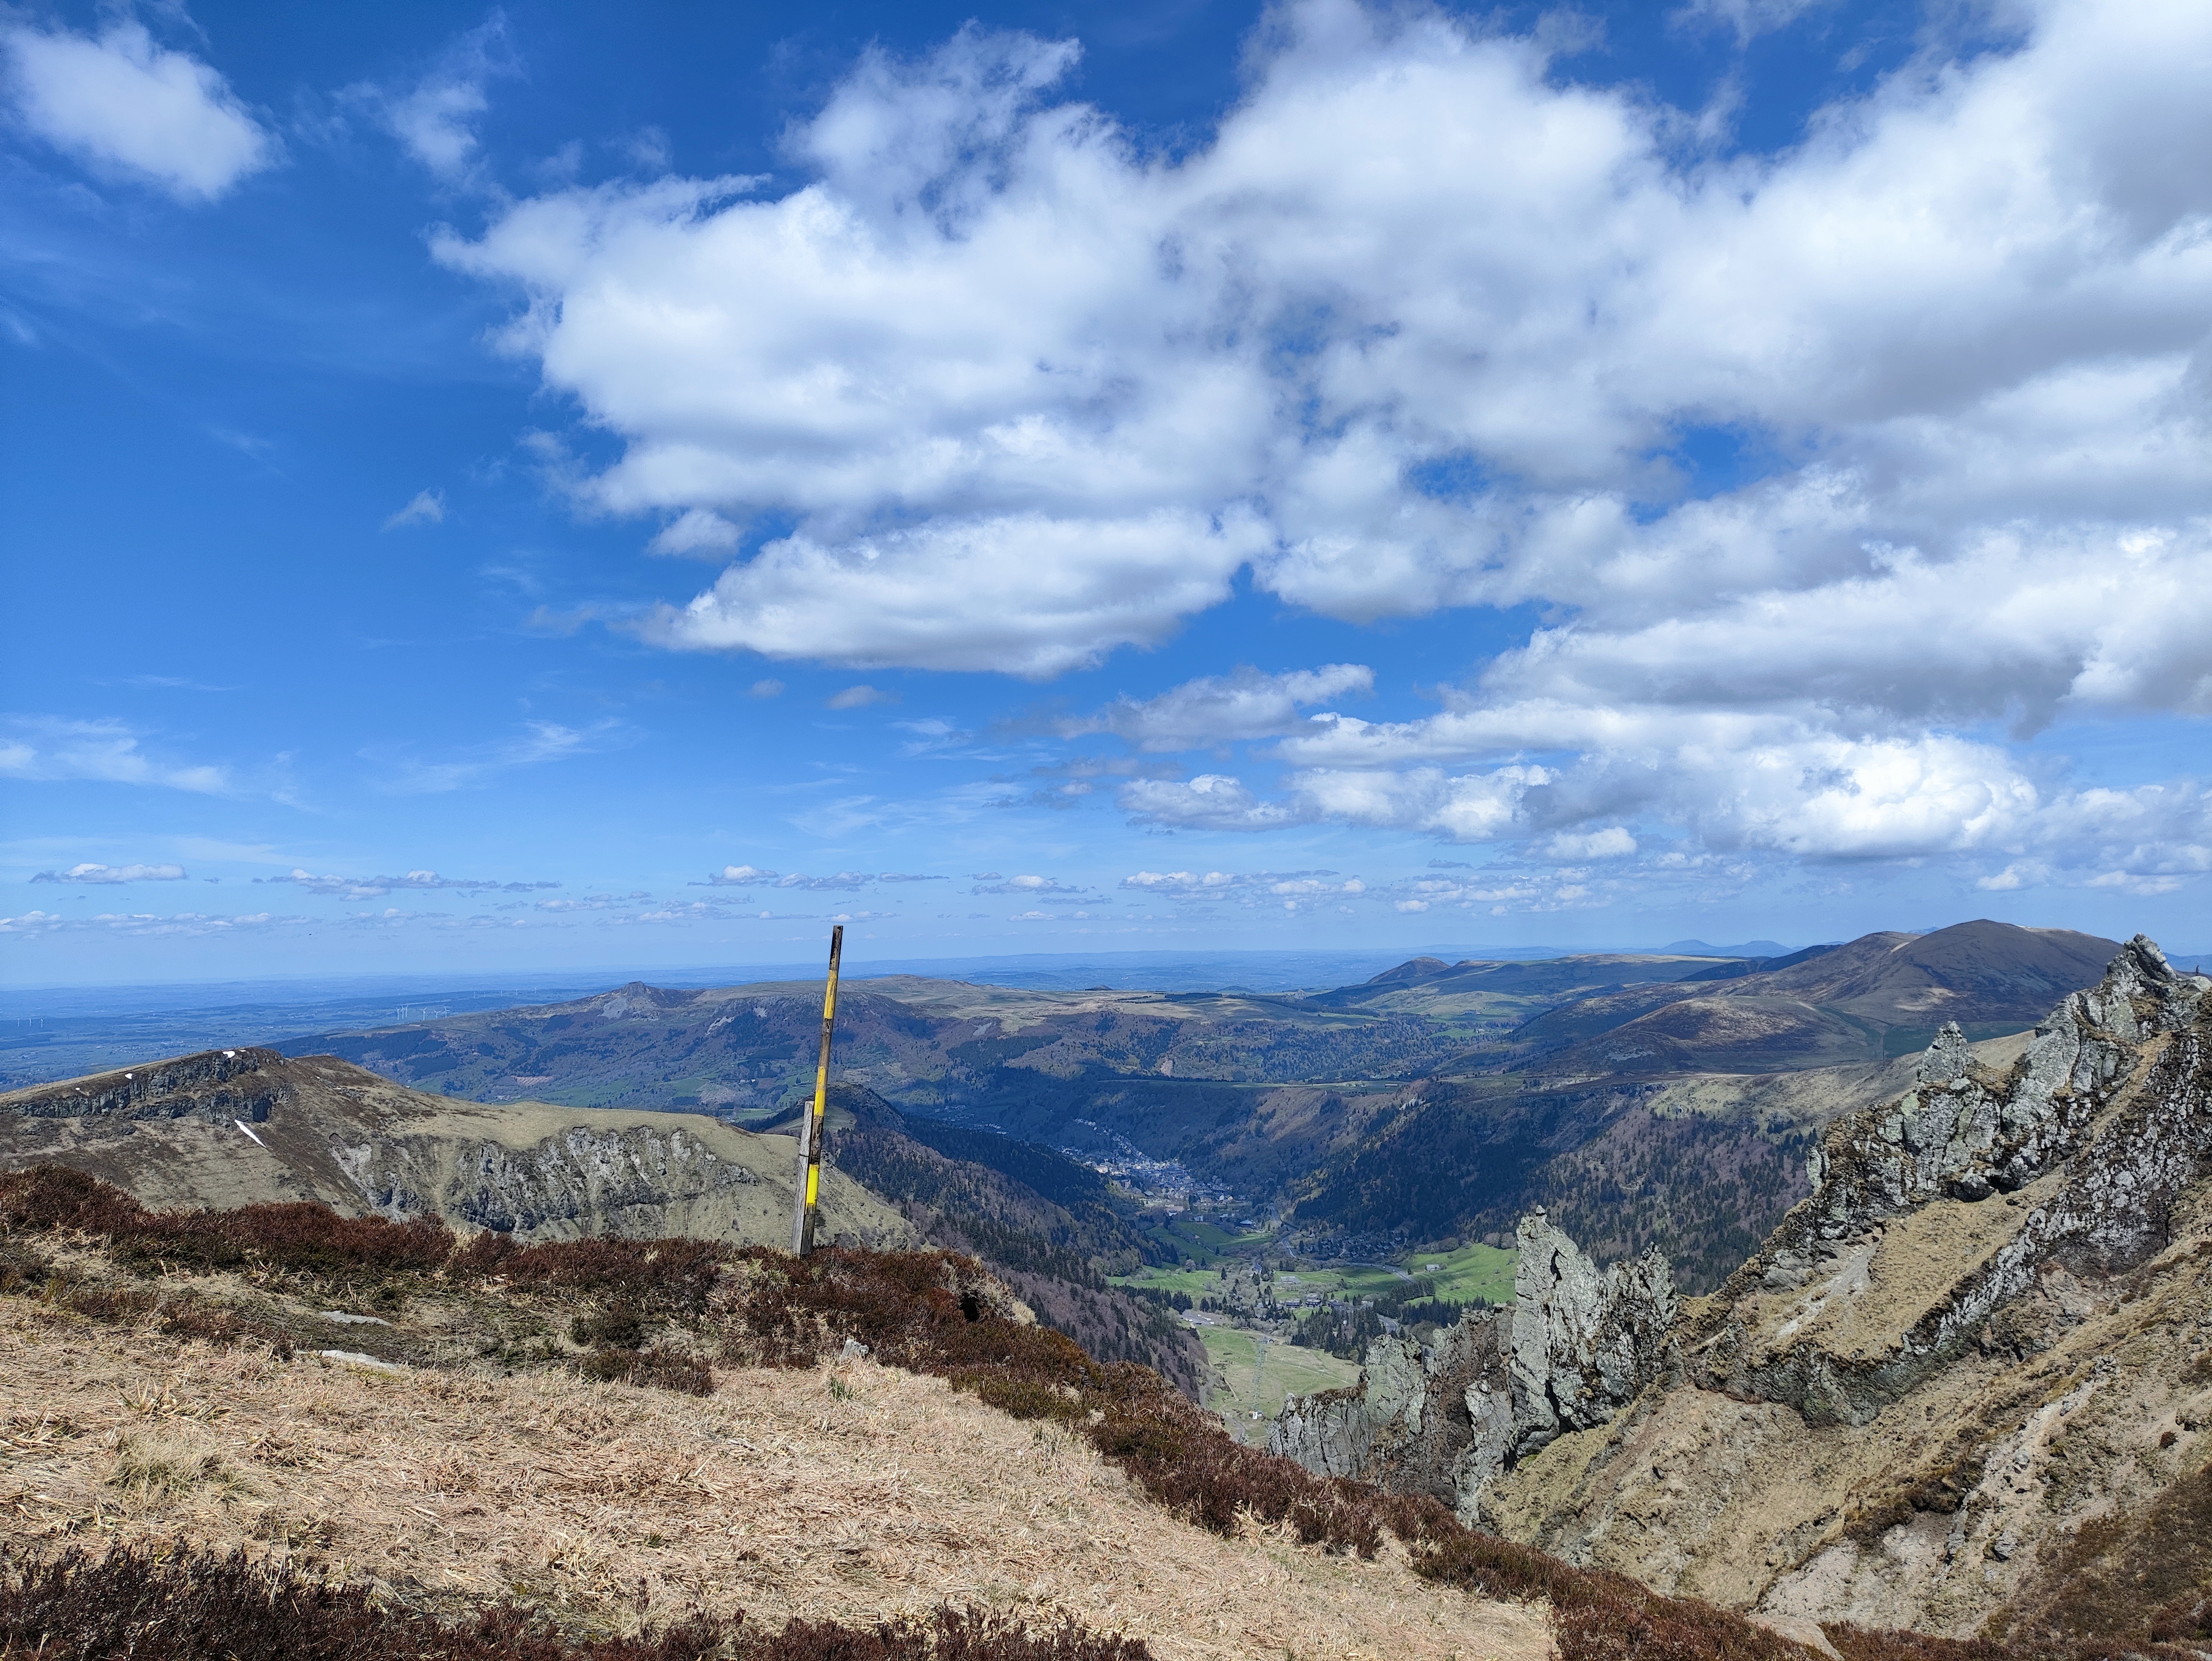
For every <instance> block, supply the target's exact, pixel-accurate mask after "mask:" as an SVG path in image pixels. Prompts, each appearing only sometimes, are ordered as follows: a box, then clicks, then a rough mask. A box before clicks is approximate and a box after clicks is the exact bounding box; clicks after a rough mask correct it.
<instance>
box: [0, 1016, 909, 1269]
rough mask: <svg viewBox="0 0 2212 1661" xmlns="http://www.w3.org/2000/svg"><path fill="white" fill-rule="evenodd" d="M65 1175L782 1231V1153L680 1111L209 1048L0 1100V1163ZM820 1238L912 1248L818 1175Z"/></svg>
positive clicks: (573, 1226)
mask: <svg viewBox="0 0 2212 1661" xmlns="http://www.w3.org/2000/svg"><path fill="white" fill-rule="evenodd" d="M49 1160H51V1161H53V1162H55V1163H58V1164H61V1165H70V1166H73V1167H75V1168H76V1169H78V1170H82V1171H88V1172H89V1173H90V1174H92V1175H94V1176H96V1177H101V1178H103V1179H104V1180H106V1181H108V1182H112V1183H114V1184H115V1185H116V1186H117V1187H118V1188H121V1189H125V1190H126V1191H128V1192H129V1193H131V1195H133V1196H136V1197H137V1199H138V1200H139V1201H140V1202H142V1203H143V1204H146V1205H149V1206H152V1207H156V1208H170V1209H179V1208H185V1209H189V1208H199V1207H216V1208H224V1207H231V1206H239V1205H246V1204H251V1203H253V1202H257V1201H265V1200H314V1201H319V1202H322V1203H324V1204H325V1205H328V1206H330V1207H331V1208H333V1209H336V1210H338V1211H342V1212H345V1213H347V1214H361V1213H373V1214H377V1215H380V1216H384V1217H389V1218H392V1219H395V1220H397V1219H402V1218H406V1217H410V1216H418V1215H434V1216H438V1217H442V1218H444V1219H445V1220H447V1221H448V1222H450V1223H453V1224H456V1225H461V1226H470V1227H476V1228H487V1229H493V1230H496V1231H501V1232H512V1233H514V1234H516V1235H517V1236H519V1237H520V1238H524V1239H528V1240H557V1239H576V1238H582V1237H584V1236H586V1235H593V1234H617V1235H626V1236H629V1237H632V1238H648V1237H653V1236H659V1235H690V1236H694V1237H696V1238H707V1239H724V1240H733V1241H738V1242H740V1243H744V1244H783V1243H786V1242H787V1241H788V1240H789V1238H790V1228H791V1208H792V1186H791V1184H792V1175H793V1165H794V1164H795V1163H796V1153H795V1150H794V1148H793V1144H792V1141H791V1139H790V1138H789V1137H787V1136H768V1135H753V1134H750V1133H749V1132H746V1131H742V1130H738V1129H733V1128H732V1127H731V1126H729V1125H726V1124H724V1123H720V1122H719V1121H717V1120H714V1119H710V1118H706V1117H703V1116H697V1115H691V1114H674V1113H653V1112H626V1111H619V1110H603V1109H591V1108H569V1107H556V1106H551V1105H549V1104H544V1103H541V1102H516V1103H509V1104H501V1105H499V1106H486V1105H483V1104H477V1103H474V1102H462V1101H457V1100H454V1099H453V1098H446V1097H440V1096H432V1095H428V1094H424V1093H422V1092H417V1091H413V1090H408V1089H405V1088H404V1087H403V1086H398V1085H394V1084H392V1083H391V1082H390V1081H389V1080H385V1079H382V1078H380V1077H378V1076H377V1075H376V1074H374V1073H370V1072H368V1071H366V1070H364V1069H362V1068H357V1067H355V1066H352V1065H351V1064H349V1063H348V1062H341V1061H337V1060H336V1059H334V1058H332V1057H330V1056H306V1057H299V1058H288V1057H286V1056H281V1055H279V1054H277V1053H276V1051H275V1050H251V1049H241V1050H210V1051H207V1052H204V1054H201V1055H197V1056H179V1057H177V1058H175V1059H173V1060H169V1061H163V1062H151V1063H149V1064H148V1065H146V1066H144V1067H139V1068H129V1069H125V1070H122V1071H118V1072H115V1073H110V1074H99V1075H96V1076H94V1077H92V1078H88V1079H79V1080H69V1081H67V1082H64V1083H61V1084H53V1085H44V1086H39V1087H37V1088H35V1089H32V1090H23V1091H16V1092H11V1093H9V1094H7V1095H0V1170H6V1169H14V1168H17V1167H21V1166H23V1165H36V1164H39V1163H41V1162H43V1161H49ZM822 1205H823V1238H840V1237H842V1238H850V1239H852V1240H854V1241H855V1242H858V1243H860V1244H869V1245H897V1244H908V1243H910V1242H911V1240H912V1238H913V1233H914V1232H913V1230H912V1229H911V1227H910V1226H908V1224H907V1223H906V1221H905V1220H904V1219H902V1217H900V1216H899V1215H898V1214H897V1213H896V1211H894V1210H893V1209H892V1208H890V1207H889V1206H887V1205H885V1204H884V1202H882V1201H881V1200H879V1199H878V1198H877V1196H874V1195H872V1194H871V1193H870V1192H869V1191H868V1190H867V1189H865V1188H863V1187H861V1186H860V1184H859V1183H855V1182H854V1181H852V1180H851V1179H850V1178H848V1177H844V1176H843V1175H842V1174H841V1173H839V1172H837V1171H834V1170H827V1171H824V1172H823V1189H822Z"/></svg>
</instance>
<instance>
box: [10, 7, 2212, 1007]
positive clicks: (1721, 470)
mask: <svg viewBox="0 0 2212 1661" xmlns="http://www.w3.org/2000/svg"><path fill="white" fill-rule="evenodd" d="M793 16H794V14H793V13H792V12H791V11H790V9H787V8H775V9H769V8H746V7H725V8H705V7H697V8H692V7H676V6H661V7H636V6H625V7H613V6H599V7H593V6H582V5H564V6H550V5H542V6H541V5H509V6H507V7H504V8H500V9H483V8H466V7H453V6H392V7H385V8H346V9H340V8H302V7H270V6H252V5H219V4H204V3H202V4H193V5H191V7H190V8H189V9H186V8H185V7H184V6H182V5H176V4H170V5H151V4H149V5H142V6H139V7H137V8H136V9H133V8H131V7H130V6H127V5H108V6H102V7H99V8H92V7H80V6H60V7H45V6H36V5H33V6H20V7H15V8H12V9H8V10H6V11H4V12H0V46H4V52H5V70H6V80H5V83H4V88H0V92H4V99H5V117H4V125H0V192H4V197H5V200H4V204H0V206H3V207H4V217H5V221H6V222H7V224H8V225H9V232H8V234H7V235H6V239H5V242H4V246H0V365H4V374H5V383H4V384H5V399H4V417H5V420H6V423H7V426H6V431H5V441H4V445H0V469H4V474H0V514H4V519H3V520H0V526H4V534H5V538H6V545H7V548H8V550H9V560H8V590H7V592H8V595H9V608H8V610H9V621H10V624H11V626H10V628H9V652H8V654H7V659H6V669H5V689H4V710H5V714H4V716H0V721H4V725H0V980H4V982H5V983H9V984H14V985H18V986H27V985H53V984H69V983H98V982H103V981H117V982H121V981H129V982H149V981H160V980H167V979H177V980H195V979H219V978H229V977H237V976H245V975H252V976H263V975H270V974H314V975H327V974H331V973H347V972H356V971H357V972H380V971H386V970H409V971H414V970H433V971H435V970H453V971H456V972H458V971H460V970H471V971H473V970H488V969H499V968H504V967H510V966H513V967H520V966H525V965H532V966H546V967H557V966H564V965H592V966H598V965H608V966H618V965H623V964H641V965H643V964H666V965H675V964H743V963H748V962H788V961H790V960H792V959H793V958H794V957H801V958H803V957H805V956H807V955H811V949H812V947H813V946H814V945H816V944H817V943H818V942H819V940H820V939H821V937H822V935H823V933H824V931H825V929H826V927H827V925H828V923H829V921H830V920H831V919H832V918H833V917H837V918H843V919H847V920H848V921H849V923H850V925H851V926H850V928H849V929H848V938H849V939H850V940H851V942H852V948H853V951H854V956H855V958H856V959H857V960H860V961H865V960H866V956H867V954H869V953H871V952H874V953H877V954H879V955H881V956H884V957H885V958H891V957H896V958H915V957H921V956H929V955H936V954H942V955H945V956H948V957H961V956H973V955H980V954H984V953H1001V952H1016V951H1032V952H1040V951H1041V952H1049V951H1054V950H1067V951H1075V950H1081V951H1086V952H1097V951H1103V950H1112V949H1117V948H1124V949H1152V950H1157V949H1168V948H1175V947H1177V946H1189V947H1194V948H1197V947H1203V948H1206V949H1221V948H1225V947H1255V948H1263V947H1270V946H1281V947H1291V946H1296V947H1311V946H1360V947H1366V946H1376V947H1383V948H1391V949H1395V948H1397V947H1399V946H1403V947H1405V948H1406V949H1407V950H1409V951H1410V950H1412V949H1414V948H1416V947H1420V946H1430V945H1437V944H1449V945H1454V946H1467V947H1478V946H1482V945H1486V944H1488V945H1500V946H1504V945H1526V944H1533V943H1538V942H1548V943H1559V944H1577V943H1588V944H1630V943H1638V942H1656V941H1662V940H1670V939H1674V938H1678V937H1681V936H1685V935H1698V936H1702V937H1704V938H1706V939H1709V940H1735V939H1741V938H1746V937H1750V936H1765V937H1769V938H1774V939H1778V940H1785V941H1790V942H1793V943H1795V942H1802V941H1809V940H1819V939H1832V938H1837V937H1839V936H1843V935H1848V934H1856V933H1858V932H1862V931H1863V930H1866V929H1869V928H1924V927H1929V926H1935V925H1939V924H1941V923H1943V922H1953V921H1957V920H1959V919H1961V918H1965V917H1971V916H1998V917H2003V918H2007V919H2009V920H2012V921H2016V922H2030V923H2038V924H2050V925H2058V926H2067V927H2075V928H2089V929H2094V930H2097V931H2099V932H2102V933H2107V934H2128V933H2132V932H2134V931H2135V930H2136V929H2139V928H2140V929H2147V930H2148V931H2149V932H2151V933H2152V934H2154V935H2155V936H2157V937H2159V938H2161V939H2164V940H2167V941H2168V942H2169V943H2170V944H2172V945H2174V946H2187V947H2191V948H2195V947H2197V946H2201V945H2202V944H2203V942H2204V941H2205V940H2207V939H2208V938H2212V927H2208V922H2212V919H2208V916H2207V899H2206V895H2207V892H2208V887H2207V882H2206V876H2205V873H2207V871H2208V870H2212V806H2209V805H2208V798H2207V795H2206V782H2205V778H2204V774H2205V770H2206V769H2205V759H2206V753H2207V751H2206V744H2205V736H2206V735H2205V717H2206V715H2207V714H2208V713H2212V584H2208V583H2207V582H2206V581H2204V578H2203V574H2204V572H2205V569H2206V565H2207V560H2206V556H2207V551H2208V544H2212V447H2208V446H2207V443H2206V439H2207V411H2208V400H2212V345H2208V341H2212V167H2207V166H2206V165H2205V162H2206V160H2207V157H2208V156H2212V105H2208V101H2207V100H2205V99H2204V98H2203V88H2204V87H2205V86H2206V85H2207V84H2212V13H2208V12H2207V11H2206V9H2204V8H2203V6H2202V5H2201V4H2196V3H2185V0H2163V3H2162V0H2143V3H2134V4H2129V5H2125V6H2121V5H2117V4H2108V5H2100V4H2089V3H2080V0H2033V3H2026V0H2024V3H1990V4H1966V5H1959V4H1951V3H1945V4H1941V5H1934V6H1930V7H1928V8H1925V9H1922V8H1916V7H1912V6H1908V5H1904V4H1874V5H1854V4H1847V3H1843V0H1704V3H1692V4H1686V5H1683V6H1680V7H1679V8H1677V9H1673V10H1671V11H1670V10H1668V9H1664V8H1655V7H1644V6H1631V5H1620V6H1613V7H1600V8H1586V9H1581V10H1569V9H1537V8H1534V7H1506V8H1503V9H1491V8H1482V9H1466V10H1452V9H1431V8H1423V7H1418V6H1408V7H1394V8H1389V9H1362V8H1360V7H1358V6H1357V5H1353V4H1350V3H1308V4H1297V5H1290V6H1285V7H1279V8H1275V9H1261V8H1257V7H1254V6H1250V5H1240V6H1231V5H1226V4H1212V5H1209V4H1205V3H1186V4H1170V3H1161V4H1155V5H1151V6H1144V5H1136V6H1129V5H1123V6H1116V7H1114V8H1110V9H1109V8H1103V7H1102V8H1095V9H1094V8H1085V7H1070V6H1050V5H1039V6H999V7H991V8H984V9H967V8H961V9H934V8H930V7H924V6H911V5H909V6H904V7H899V8H870V7H864V6H848V7H835V6H830V7H817V8H811V9H807V11H806V12H805V15H804V16H803V18H801V19H800V20H799V23H798V25H797V26H796V27H794V24H793Z"/></svg>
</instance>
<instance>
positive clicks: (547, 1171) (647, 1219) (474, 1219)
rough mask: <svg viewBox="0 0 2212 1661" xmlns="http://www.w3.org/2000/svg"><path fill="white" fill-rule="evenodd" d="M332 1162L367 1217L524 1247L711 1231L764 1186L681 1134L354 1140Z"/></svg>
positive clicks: (610, 1131) (593, 1132)
mask: <svg viewBox="0 0 2212 1661" xmlns="http://www.w3.org/2000/svg"><path fill="white" fill-rule="evenodd" d="M332 1151H333V1153H334V1155H335V1157H336V1158H337V1162H338V1164H339V1165H340V1166H342V1167H343V1169H344V1170H345V1171H346V1174H347V1175H348V1176H349V1177H351V1178H352V1180H353V1183H354V1185H355V1186H356V1188H357V1189H359V1190H360V1191H361V1194H362V1197H363V1198H364V1199H365V1200H366V1201H367V1202H368V1205H369V1208H371V1209H373V1210H374V1211H376V1212H378V1213H379V1214H381V1215H384V1216H387V1217H392V1218H394V1219H400V1218H405V1217H410V1216H416V1215H422V1214H435V1215H438V1216H441V1217H443V1218H445V1219H446V1220H447V1221H448V1222H449V1223H465V1224H466V1225H468V1226H471V1227H474V1228H488V1229H491V1230H493V1231H495V1232H499V1233H503V1234H516V1235H520V1236H521V1237H523V1238H526V1239H538V1238H544V1239H551V1238H568V1237H570V1236H571V1235H574V1234H593V1233H601V1232H605V1233H611V1234H621V1235H629V1236H633V1237H635V1236H638V1235H652V1234H667V1233H676V1234H691V1233H697V1232H715V1233H719V1232H723V1231H722V1230H721V1229H711V1230H702V1226H701V1225H702V1224H703V1223H705V1222H706V1221H707V1220H708V1217H709V1216H710V1215H712V1214H720V1213H724V1212H732V1213H733V1212H735V1211H737V1210H739V1209H743V1208H744V1207H743V1201H744V1199H745V1198H746V1197H749V1196H744V1195H740V1194H738V1193H735V1192H733V1191H732V1190H738V1189H758V1188H759V1186H760V1182H761V1179H760V1177H758V1176H757V1175H756V1174H755V1173H754V1172H753V1171H750V1170H748V1169H747V1168H746V1167H745V1166H744V1165H739V1164H737V1163H736V1162H734V1161H732V1160H730V1159H722V1158H720V1157H718V1156H717V1155H716V1154H715V1153H714V1150H713V1149H712V1148H710V1147H708V1146H707V1144H706V1143H705V1142H704V1141H702V1140H701V1138H700V1137H698V1136H697V1135H687V1134H686V1133H685V1131H684V1129H682V1128H681V1127H680V1126H678V1127H676V1128H672V1129H668V1130H665V1131H662V1130H656V1129H651V1128H649V1127H642V1126H640V1127H625V1128H614V1127H608V1128H605V1129H601V1128H599V1127H595V1126H592V1125H571V1126H568V1127H567V1128H566V1129H562V1130H561V1131H559V1132H557V1133H556V1134H555V1135H550V1136H547V1137H545V1138H544V1139H543V1140H541V1141H538V1142H536V1143H534V1144H532V1145H531V1146H529V1147H509V1146H507V1144H505V1143H503V1142H500V1141H491V1140H484V1141H474V1142H464V1143H462V1144H461V1145H459V1147H450V1148H449V1147H444V1146H441V1145H440V1144H438V1143H435V1142H428V1141H422V1140H419V1139H409V1140H406V1141H399V1140H393V1141H382V1142H379V1141H363V1142H360V1143H357V1144H355V1145H353V1146H351V1147H336V1148H334V1149H333V1150H332Z"/></svg>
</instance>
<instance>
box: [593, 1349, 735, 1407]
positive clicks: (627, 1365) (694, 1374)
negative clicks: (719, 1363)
mask: <svg viewBox="0 0 2212 1661" xmlns="http://www.w3.org/2000/svg"><path fill="white" fill-rule="evenodd" d="M577 1366H578V1369H579V1370H580V1372H582V1373H583V1375H584V1376H585V1377H586V1378H598V1379H601V1380H603V1381H619V1382H621V1383H623V1384H636V1385H640V1386H641V1387H650V1388H652V1389H653V1390H674V1391H676V1392H677V1393H678V1395H680V1396H712V1395H713V1394H714V1368H713V1367H712V1366H708V1364H707V1363H706V1362H704V1361H702V1360H698V1359H697V1358H696V1357H694V1356H690V1355H684V1354H679V1353H678V1352H677V1351H675V1350H671V1349H622V1348H616V1347H614V1346H612V1345H609V1344H602V1345H600V1346H599V1348H597V1349H595V1350H593V1351H592V1353H591V1354H589V1355H586V1357H585V1358H584V1359H583V1360H581V1361H580V1362H579V1363H577Z"/></svg>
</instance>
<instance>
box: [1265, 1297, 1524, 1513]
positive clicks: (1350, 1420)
mask: <svg viewBox="0 0 2212 1661" xmlns="http://www.w3.org/2000/svg"><path fill="white" fill-rule="evenodd" d="M1504 1317H1505V1311H1502V1310H1487V1311H1478V1312H1476V1313H1474V1314H1471V1315H1468V1316H1467V1317H1465V1318H1463V1319H1462V1320H1461V1321H1460V1322H1459V1323H1457V1324H1456V1325H1454V1326H1449V1327H1445V1328H1443V1329H1440V1330H1438V1331H1437V1334H1436V1335H1435V1336H1434V1337H1432V1338H1431V1339H1430V1340H1429V1341H1427V1342H1419V1341H1418V1340H1415V1339H1413V1338H1378V1339H1376V1341H1375V1342H1373V1343H1371V1344H1370V1345H1369V1346H1368V1347H1367V1360H1366V1366H1364V1368H1363V1369H1362V1370H1361V1372H1360V1375H1359V1382H1358V1384H1354V1385H1353V1386H1352V1387H1351V1388H1349V1389H1346V1390H1328V1391H1325V1392H1322V1394H1319V1395H1315V1396H1303V1397H1301V1396H1292V1397H1291V1399H1290V1400H1289V1401H1287V1402H1285V1403H1284V1404H1283V1411H1282V1413H1281V1415H1279V1417H1278V1418H1277V1419H1276V1421H1275V1423H1274V1426H1273V1428H1272V1429H1271V1430H1270V1431H1269V1433H1268V1436H1267V1450H1268V1451H1269V1452H1271V1453H1279V1454H1281V1455H1284V1456H1285V1457H1288V1458H1291V1459H1295V1460H1297V1462H1298V1463H1300V1464H1302V1465H1304V1467H1305V1468H1306V1469H1308V1470H1310V1471H1314V1472H1316V1473H1318V1474H1319V1475H1324V1476H1352V1477H1358V1478H1360V1479H1362V1480H1364V1481H1367V1482H1380V1483H1382V1484H1383V1485H1384V1486H1385V1487H1387V1488H1390V1489H1391V1490H1392V1491H1393V1492H1395V1493H1400V1494H1431V1495H1433V1496H1434V1497H1435V1498H1437V1499H1439V1500H1443V1502H1444V1503H1445V1504H1447V1505H1449V1506H1458V1505H1459V1504H1460V1502H1461V1499H1460V1496H1461V1492H1462V1488H1463V1487H1469V1486H1471V1487H1472V1488H1474V1489H1480V1486H1481V1484H1482V1482H1484V1481H1486V1480H1487V1479H1488V1477H1489V1476H1490V1475H1492V1474H1493V1473H1494V1472H1495V1471H1496V1470H1497V1469H1498V1464H1499V1462H1500V1461H1501V1460H1503V1459H1504V1458H1506V1457H1510V1454H1511V1452H1512V1447H1513V1439H1514V1427H1513V1407H1512V1396H1511V1391H1510V1386H1509V1384H1508V1382H1507V1376H1506V1375H1507V1364H1508V1359H1509V1356H1510V1345H1511V1336H1510V1325H1509V1323H1508V1322H1507V1320H1506V1319H1505V1318H1504Z"/></svg>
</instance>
